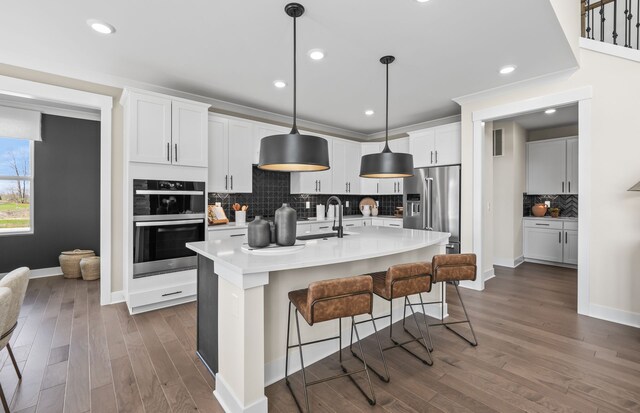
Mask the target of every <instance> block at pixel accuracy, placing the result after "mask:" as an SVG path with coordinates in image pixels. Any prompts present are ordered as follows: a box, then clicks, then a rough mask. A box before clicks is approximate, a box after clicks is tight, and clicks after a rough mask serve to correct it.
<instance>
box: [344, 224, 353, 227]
mask: <svg viewBox="0 0 640 413" xmlns="http://www.w3.org/2000/svg"><path fill="white" fill-rule="evenodd" d="M354 225H355V224H346V225H345V227H353V226H354Z"/></svg>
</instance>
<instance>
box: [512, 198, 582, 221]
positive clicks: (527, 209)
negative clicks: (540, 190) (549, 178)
mask: <svg viewBox="0 0 640 413" xmlns="http://www.w3.org/2000/svg"><path fill="white" fill-rule="evenodd" d="M544 201H551V208H560V216H561V217H573V218H577V217H578V195H527V194H523V197H522V207H523V211H522V214H523V216H525V217H529V216H531V215H532V214H531V207H532V206H534V205H535V204H538V203H544Z"/></svg>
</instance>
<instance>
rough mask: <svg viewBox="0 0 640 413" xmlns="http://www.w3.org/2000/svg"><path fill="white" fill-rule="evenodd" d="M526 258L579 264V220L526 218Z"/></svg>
mask: <svg viewBox="0 0 640 413" xmlns="http://www.w3.org/2000/svg"><path fill="white" fill-rule="evenodd" d="M524 258H525V259H531V260H540V261H550V262H557V263H563V264H573V265H575V264H577V263H578V231H577V222H574V221H564V222H563V221H560V220H553V219H524Z"/></svg>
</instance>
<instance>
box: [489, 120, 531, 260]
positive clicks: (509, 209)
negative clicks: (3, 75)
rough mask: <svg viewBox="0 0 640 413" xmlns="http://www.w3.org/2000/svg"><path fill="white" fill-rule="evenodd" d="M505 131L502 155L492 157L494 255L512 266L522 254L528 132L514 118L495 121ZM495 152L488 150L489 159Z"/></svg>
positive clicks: (495, 125)
mask: <svg viewBox="0 0 640 413" xmlns="http://www.w3.org/2000/svg"><path fill="white" fill-rule="evenodd" d="M493 129H494V130H496V129H502V130H503V135H502V136H503V156H499V157H492V160H493V205H494V207H493V228H494V229H493V235H494V237H493V257H491V258H492V260H491V261H490V262H492V263H493V264H495V265H502V266H506V267H513V266H515V265H516V264H517V262H518V261H519V260H520V258H521V257H522V194H523V193H524V185H525V141H526V131H525V130H524V129H523V128H522V127H521V126H520V125H518V124H517V123H515V122H513V121H499V122H493ZM491 156H492V154H491V153H490V152H489V153H487V156H486V158H488V157H491Z"/></svg>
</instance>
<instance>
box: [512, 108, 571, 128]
mask: <svg viewBox="0 0 640 413" xmlns="http://www.w3.org/2000/svg"><path fill="white" fill-rule="evenodd" d="M555 109H556V113H553V114H551V115H547V114H546V113H544V110H539V111H537V112H532V113H527V114H524V115H519V116H514V117H512V118H508V119H501V121H502V120H509V121H514V122H516V123H517V124H519V125H520V126H522V127H523V128H524V129H526V130H536V129H547V128H555V127H556V126H565V125H571V124H577V123H578V104H577V103H576V104H573V105H569V106H563V107H556V108H555Z"/></svg>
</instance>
